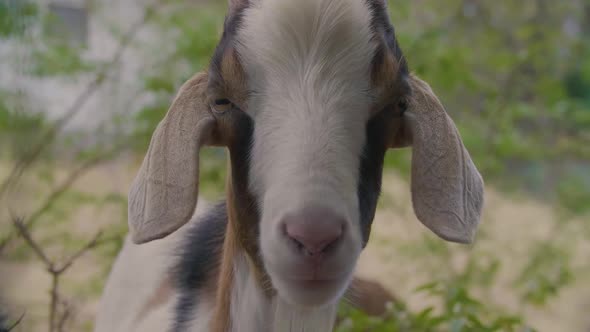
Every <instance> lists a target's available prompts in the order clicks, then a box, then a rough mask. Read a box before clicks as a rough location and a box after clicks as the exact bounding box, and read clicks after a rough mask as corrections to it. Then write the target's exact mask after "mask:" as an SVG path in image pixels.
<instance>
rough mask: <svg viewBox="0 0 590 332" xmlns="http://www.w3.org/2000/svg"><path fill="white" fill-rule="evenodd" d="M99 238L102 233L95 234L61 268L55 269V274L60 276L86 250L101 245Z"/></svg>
mask: <svg viewBox="0 0 590 332" xmlns="http://www.w3.org/2000/svg"><path fill="white" fill-rule="evenodd" d="M101 236H102V231H99V232H98V233H96V235H94V238H92V240H90V242H88V243H87V244H86V245H85V246H84V247H82V248H80V250H78V252H76V253H75V254H73V255H72V256H71V257H70V258H69V259H68V260H67V261H66V262H65V263H63V264H62V266H61V267H60V268H59V269H55V273H57V274H61V273H63V272H65V271H66V270H67V269H69V268H70V266H72V264H74V262H75V261H76V260H77V259H78V258H80V257H81V256H82V255H84V254H85V253H86V252H87V251H88V250H91V249H93V248H95V247H96V246H97V245H98V244H100V243H102V242H99V241H98V240H99V239H100V237H101Z"/></svg>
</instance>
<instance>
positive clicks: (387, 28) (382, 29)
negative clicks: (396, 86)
mask: <svg viewBox="0 0 590 332" xmlns="http://www.w3.org/2000/svg"><path fill="white" fill-rule="evenodd" d="M366 2H367V5H368V6H369V9H370V11H371V14H372V21H371V28H372V29H373V32H374V33H376V34H378V35H380V36H381V37H382V38H383V39H384V41H385V47H386V48H387V50H384V49H383V48H382V47H379V48H378V49H377V52H376V53H375V58H374V59H373V65H378V64H379V63H380V61H383V60H384V52H385V51H389V52H392V53H393V55H394V56H395V58H396V59H398V60H400V64H401V73H400V74H401V75H402V76H405V75H408V74H409V70H408V64H407V62H406V58H405V57H404V55H403V52H402V50H401V48H400V46H399V44H398V42H397V39H396V38H395V29H394V27H393V25H392V24H391V20H390V19H389V13H388V11H387V3H386V0H366Z"/></svg>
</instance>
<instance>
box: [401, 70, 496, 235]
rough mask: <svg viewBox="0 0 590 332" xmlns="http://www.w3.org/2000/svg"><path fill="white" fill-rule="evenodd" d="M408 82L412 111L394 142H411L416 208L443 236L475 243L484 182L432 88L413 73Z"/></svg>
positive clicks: (409, 107)
mask: <svg viewBox="0 0 590 332" xmlns="http://www.w3.org/2000/svg"><path fill="white" fill-rule="evenodd" d="M409 82H410V87H411V91H412V92H411V97H410V98H409V100H408V109H407V111H406V113H405V115H404V123H403V125H402V128H401V131H400V132H399V133H398V135H397V136H396V138H395V141H394V142H392V143H391V146H392V147H401V146H404V145H406V144H411V146H412V150H413V151H412V180H411V187H412V203H413V206H414V212H415V213H416V216H417V217H418V219H419V220H420V221H421V222H422V223H423V224H424V225H426V227H428V228H429V229H430V230H432V231H433V232H434V233H436V234H437V235H438V236H440V237H441V238H443V239H445V240H447V241H452V242H460V243H471V242H472V241H473V238H474V235H475V232H476V230H477V226H478V224H479V222H480V218H481V212H482V207H483V190H484V187H483V180H482V178H481V175H480V174H479V172H478V171H477V168H476V167H475V165H474V164H473V161H472V160H471V157H470V156H469V153H468V152H467V150H466V149H465V146H463V142H462V141H461V137H460V136H459V132H458V130H457V128H456V127H455V124H454V123H453V120H451V118H450V117H449V116H448V114H447V113H446V112H445V109H444V107H443V106H442V104H441V102H440V101H439V100H438V98H437V97H436V95H435V94H434V92H433V91H432V89H431V88H430V86H429V85H428V84H427V83H426V82H424V81H422V80H421V79H419V78H418V77H416V76H413V75H412V76H411V77H410V79H409Z"/></svg>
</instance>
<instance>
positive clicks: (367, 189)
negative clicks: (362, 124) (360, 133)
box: [358, 0, 409, 247]
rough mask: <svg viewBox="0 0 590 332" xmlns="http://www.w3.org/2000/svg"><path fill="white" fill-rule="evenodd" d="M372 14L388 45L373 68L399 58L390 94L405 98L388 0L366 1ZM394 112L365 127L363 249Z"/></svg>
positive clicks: (401, 58)
mask: <svg viewBox="0 0 590 332" xmlns="http://www.w3.org/2000/svg"><path fill="white" fill-rule="evenodd" d="M366 1H367V4H368V6H369V9H370V10H371V13H372V22H371V27H372V29H373V31H374V33H375V34H378V36H380V38H382V39H383V40H384V41H385V45H381V46H379V47H378V48H377V50H376V52H375V56H374V58H373V63H372V66H373V68H374V70H379V68H380V66H381V65H382V63H383V61H385V59H386V53H387V52H391V53H392V54H393V55H394V56H395V58H396V59H398V60H399V61H400V65H401V67H400V72H399V74H398V77H397V78H396V80H397V82H398V84H395V85H393V87H396V88H397V89H399V90H400V91H390V92H388V93H396V94H397V95H398V96H404V95H406V94H407V93H408V90H409V87H408V86H407V82H406V78H407V77H408V75H409V70H408V65H407V62H406V60H405V58H404V56H403V54H402V50H401V48H400V47H399V44H398V43H397V40H396V38H395V29H394V28H393V25H392V24H391V22H390V19H389V14H388V12H387V5H386V1H385V0H366ZM394 111H395V110H392V109H385V110H383V111H381V112H379V113H377V114H376V115H375V116H374V117H373V118H372V119H371V120H370V121H369V122H368V123H367V127H366V139H367V141H366V143H365V146H364V148H363V154H362V157H361V163H360V176H359V184H358V199H359V208H360V215H361V220H360V226H361V232H362V235H363V247H365V246H366V244H367V242H368V241H369V235H370V233H371V225H372V223H373V219H374V217H375V211H376V208H377V201H378V199H379V195H380V194H381V180H382V175H383V160H384V158H385V152H386V151H387V149H388V146H387V137H388V136H389V134H390V133H388V132H387V131H388V130H389V128H390V126H388V123H391V121H396V119H393V118H392V116H394Z"/></svg>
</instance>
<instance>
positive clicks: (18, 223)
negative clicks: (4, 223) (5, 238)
mask: <svg viewBox="0 0 590 332" xmlns="http://www.w3.org/2000/svg"><path fill="white" fill-rule="evenodd" d="M12 223H13V224H14V227H15V228H16V229H17V230H18V232H19V234H20V235H21V236H22V237H23V239H24V240H25V241H26V242H27V243H28V244H29V246H30V247H31V248H32V249H33V251H34V252H35V254H36V255H37V256H38V257H39V259H41V260H42V261H43V263H45V266H46V267H47V268H48V269H53V262H51V261H50V260H49V258H47V255H45V252H43V250H42V249H41V247H40V246H39V244H37V242H36V241H35V240H34V239H33V237H32V236H31V234H30V233H29V231H28V230H27V227H26V226H25V224H24V222H23V220H22V218H19V217H15V218H13V219H12Z"/></svg>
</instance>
